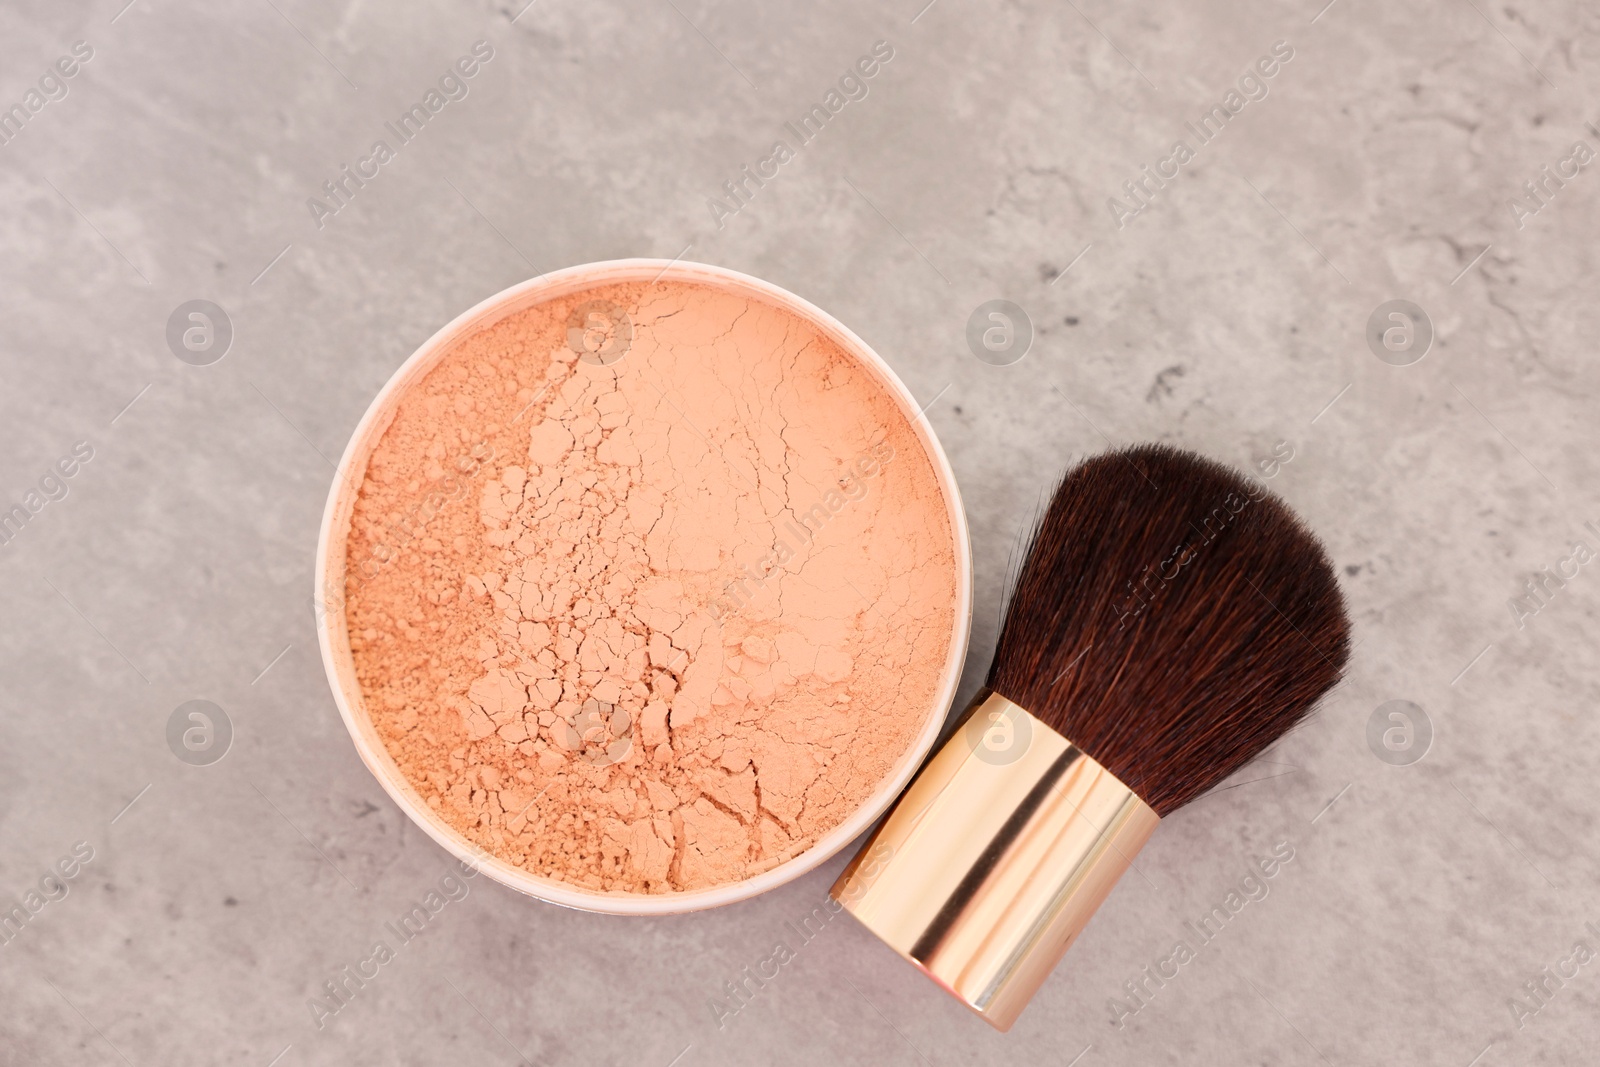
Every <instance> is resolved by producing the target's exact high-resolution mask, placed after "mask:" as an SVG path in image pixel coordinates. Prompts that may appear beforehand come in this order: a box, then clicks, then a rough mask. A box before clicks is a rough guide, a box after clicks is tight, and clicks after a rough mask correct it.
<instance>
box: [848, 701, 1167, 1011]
mask: <svg viewBox="0 0 1600 1067" xmlns="http://www.w3.org/2000/svg"><path fill="white" fill-rule="evenodd" d="M967 714H968V717H967V720H966V722H965V724H964V726H963V727H962V728H961V729H958V730H957V731H956V733H955V734H954V735H953V736H952V737H951V738H950V739H949V740H948V741H947V742H945V744H944V747H943V748H941V749H940V750H939V752H938V753H937V754H936V755H935V756H934V757H933V759H932V760H930V761H929V763H928V765H927V766H926V767H924V768H923V770H922V772H921V773H920V774H919V775H918V776H917V778H916V779H915V781H913V782H912V784H911V788H910V789H908V790H907V791H906V793H905V794H904V795H903V796H902V797H901V798H900V801H899V803H898V804H897V805H896V806H895V808H894V810H893V811H892V812H891V813H890V815H889V817H888V819H886V820H885V821H884V823H883V825H882V826H881V827H879V829H878V832H877V833H876V834H874V835H873V838H872V840H871V841H869V842H868V843H867V845H866V846H865V847H864V848H863V849H862V850H861V852H860V854H859V855H858V856H857V857H856V859H855V860H854V861H852V863H851V864H850V866H848V867H846V868H845V871H844V873H843V874H842V875H840V876H839V880H838V882H836V883H835V884H834V887H833V896H834V898H835V899H836V900H838V901H839V902H840V903H841V904H843V905H844V907H845V909H846V910H848V911H849V912H850V913H851V914H852V915H854V916H855V917H856V918H857V919H859V920H861V922H862V923H864V924H866V926H867V928H868V929H869V930H871V931H872V932H873V933H875V934H877V935H878V936H879V937H880V938H882V939H883V940H884V941H885V942H887V943H888V944H889V945H890V946H891V947H892V948H894V949H895V951H897V952H899V953H900V954H901V955H902V956H904V957H905V958H906V959H908V960H910V961H911V962H912V963H914V964H916V965H917V966H918V967H920V968H921V969H922V970H923V972H924V973H926V974H927V975H928V976H929V977H930V978H932V979H933V980H934V981H936V982H938V983H939V984H940V985H942V986H943V987H944V988H945V989H947V990H948V991H949V992H951V993H952V994H954V995H955V996H956V997H958V998H960V999H961V1000H962V1001H963V1002H964V1003H965V1004H966V1005H967V1006H968V1007H970V1008H972V1009H973V1010H974V1011H976V1012H977V1013H978V1014H979V1015H981V1016H983V1018H984V1019H985V1020H987V1021H988V1022H989V1023H990V1024H992V1025H993V1026H995V1027H996V1028H998V1029H1000V1030H1008V1029H1010V1027H1011V1024H1012V1023H1013V1022H1015V1021H1016V1018H1017V1016H1018V1015H1019V1014H1020V1013H1021V1011H1022V1008H1023V1006H1024V1005H1026V1004H1027V1002H1028V1000H1029V998H1031V997H1032V996H1033V994H1034V992H1035V991H1037V990H1038V988H1039V986H1041V985H1042V984H1044V980H1045V978H1046V977H1048V976H1049V974H1050V971H1051V970H1052V969H1053V968H1054V967H1055V965H1056V963H1057V962H1058V961H1059V960H1060V959H1061V956H1062V954H1064V953H1065V952H1066V951H1067V948H1068V946H1070V945H1071V944H1072V942H1073V940H1074V939H1076V938H1077V936H1078V934H1079V933H1080V932H1081V931H1082V930H1083V928H1084V926H1085V925H1086V924H1087V923H1088V921H1089V918H1090V916H1092V915H1093V914H1094V911H1095V909H1096V908H1098V907H1099V906H1100V902H1101V901H1103V900H1104V899H1105V898H1106V895H1107V894H1108V893H1110V892H1111V887H1112V886H1113V885H1115V884H1116V881H1117V879H1118V878H1120V877H1121V876H1122V872H1123V871H1125V870H1126V869H1127V868H1128V865H1129V863H1130V862H1131V859H1132V856H1133V854H1134V853H1135V852H1137V851H1139V849H1140V848H1141V847H1142V846H1143V845H1144V843H1145V841H1147V840H1148V839H1149V837H1150V834H1151V833H1152V832H1153V831H1154V830H1155V827H1156V823H1157V822H1158V821H1159V816H1157V815H1156V813H1155V812H1154V811H1153V810H1151V808H1150V806H1149V805H1147V804H1146V803H1145V802H1144V801H1143V800H1141V799H1139V797H1137V796H1135V795H1134V793H1133V791H1132V790H1130V789H1129V788H1128V787H1127V786H1126V785H1123V784H1122V782H1121V781H1120V780H1118V778H1117V777H1116V776H1115V775H1113V774H1112V773H1111V772H1110V771H1108V770H1106V769H1105V768H1104V767H1102V766H1100V764H1099V763H1097V762H1095V760H1094V759H1093V758H1091V757H1090V756H1089V755H1088V754H1087V753H1084V752H1083V751H1081V750H1080V749H1078V748H1076V747H1075V746H1074V745H1073V744H1072V743H1071V742H1070V741H1068V740H1067V739H1066V738H1064V737H1062V736H1061V735H1060V734H1058V733H1056V732H1055V731H1054V730H1052V729H1051V728H1050V727H1048V726H1046V725H1045V724H1044V723H1042V722H1040V721H1039V720H1038V719H1036V718H1034V717H1033V716H1032V715H1030V714H1029V713H1028V712H1027V711H1025V710H1024V709H1022V708H1020V707H1018V706H1017V705H1016V704H1013V703H1012V702H1011V701H1009V700H1006V699H1005V698H1004V697H1002V696H999V695H997V694H994V693H989V692H980V693H979V694H978V696H977V698H976V699H975V700H974V702H973V705H972V707H971V708H970V709H968V713H967ZM869 855H870V856H872V857H875V859H874V861H873V862H871V863H870V864H869V865H866V866H864V865H863V858H864V857H867V856H869ZM885 855H887V856H888V857H889V858H888V859H887V860H884V859H882V857H883V856H885Z"/></svg>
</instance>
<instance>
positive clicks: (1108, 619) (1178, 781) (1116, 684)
mask: <svg viewBox="0 0 1600 1067" xmlns="http://www.w3.org/2000/svg"><path fill="white" fill-rule="evenodd" d="M1349 630H1350V624H1349V620H1348V619H1347V618H1346V616H1345V610H1344V598H1343V597H1342V596H1341V595H1340V592H1339V585H1338V581H1337V579H1336V578H1335V576H1334V573H1333V568H1332V567H1331V566H1330V565H1329V563H1328V559H1327V556H1326V555H1325V554H1324V552H1323V550H1322V546H1321V544H1320V543H1319V542H1318V541H1317V539H1316V538H1315V536H1313V535H1312V533H1311V532H1310V531H1309V530H1308V529H1307V528H1306V527H1305V525H1304V524H1303V523H1301V521H1300V520H1299V519H1298V518H1296V517H1295V515H1294V513H1293V512H1291V511H1290V510H1289V508H1288V507H1287V506H1286V505H1285V504H1284V503H1283V502H1282V501H1280V500H1279V499H1278V498H1277V497H1276V496H1274V495H1272V494H1271V493H1269V492H1267V490H1266V488H1265V486H1264V485H1263V484H1262V483H1261V482H1260V481H1258V480H1256V479H1252V478H1245V477H1242V476H1241V475H1239V474H1237V473H1235V472H1234V471H1232V470H1229V469H1228V468H1226V467H1223V466H1222V465H1220V464H1218V463H1214V462H1212V461H1211V460H1207V459H1204V458H1202V457H1200V456H1196V455H1194V454H1192V453H1189V452H1183V451H1180V450H1178V449H1175V448H1171V447H1168V446H1165V445H1143V446H1139V447H1136V448H1129V449H1125V450H1122V451H1117V452H1110V453H1106V454H1104V455H1100V456H1096V457H1094V458H1092V459H1089V460H1086V461H1085V462H1083V463H1081V464H1080V465H1078V466H1077V467H1075V468H1074V469H1073V470H1071V471H1069V472H1068V473H1067V475H1066V476H1065V478H1063V480H1062V482H1061V485H1060V486H1059V487H1058V488H1057V489H1056V492H1055V495H1054V497H1053V498H1052V499H1051V501H1050V506H1049V509H1048V510H1047V511H1046V512H1045V514H1044V517H1043V518H1042V519H1041V521H1040V523H1039V527H1038V529H1037V531H1036V532H1035V534H1034V538H1033V545H1032V547H1031V548H1030V550H1029V553H1028V558H1027V562H1025V563H1024V564H1023V566H1022V570H1021V573H1020V574H1019V575H1018V578H1017V584H1016V588H1015V590H1014V591H1013V593H1012V597H1011V604H1010V607H1009V609H1008V610H1007V612H1006V618H1005V625H1004V627H1003V628H1002V629H1001V632H1000V641H999V645H998V647H997V648H996V649H995V657H994V663H993V664H992V665H991V667H990V669H989V682H988V684H989V687H990V688H992V689H994V690H995V691H996V692H998V693H999V694H1000V695H1001V696H1004V697H1006V698H1008V699H1010V700H1012V701H1014V702H1015V703H1017V704H1019V705H1021V706H1022V707H1024V708H1026V709H1028V711H1030V712H1032V713H1033V714H1034V716H1036V717H1037V718H1039V719H1041V720H1043V721H1044V722H1045V723H1046V724H1048V725H1049V726H1051V727H1052V728H1053V729H1055V730H1056V731H1057V732H1059V733H1060V734H1061V735H1062V736H1064V737H1066V738H1067V739H1068V740H1070V741H1072V742H1073V743H1074V744H1076V745H1077V746H1078V747H1079V748H1081V749H1082V750H1083V751H1085V752H1087V753H1088V754H1089V755H1091V756H1093V757H1094V758H1095V759H1096V760H1098V761H1099V762H1100V763H1101V765H1102V766H1104V767H1105V768H1106V769H1107V770H1109V771H1111V772H1112V773H1113V774H1115V775H1116V776H1117V777H1118V778H1120V779H1122V781H1123V782H1124V783H1126V784H1127V785H1128V787H1129V788H1131V789H1132V790H1133V791H1134V792H1135V793H1137V794H1138V795H1139V796H1140V797H1142V798H1143V799H1144V801H1145V803H1147V804H1149V805H1150V806H1151V807H1152V808H1154V809H1155V811H1156V812H1157V814H1159V815H1163V816H1164V815H1167V814H1170V813H1171V812H1173V811H1175V810H1177V809H1178V808H1180V807H1182V806H1183V805H1184V804H1187V803H1188V802H1189V801H1191V800H1193V799H1194V798H1195V797H1197V796H1199V795H1200V794H1202V793H1204V792H1205V791H1206V790H1208V789H1210V788H1211V787H1212V786H1214V785H1216V784H1217V783H1218V782H1220V781H1222V780H1223V779H1224V778H1226V777H1228V775H1230V774H1232V773H1233V772H1234V771H1236V770H1238V769H1239V768H1240V767H1241V766H1243V765H1244V764H1245V763H1247V762H1249V761H1250V760H1251V759H1252V758H1253V757H1255V756H1256V755H1258V754H1259V753H1260V752H1261V751H1262V750H1263V749H1265V748H1266V747H1267V746H1268V745H1270V744H1272V743H1273V742H1274V741H1276V740H1277V739H1278V738H1279V737H1280V736H1282V735H1283V733H1284V731H1286V730H1288V729H1289V728H1290V727H1292V726H1294V725H1295V724H1296V723H1297V722H1299V721H1300V719H1301V718H1302V717H1303V716H1304V715H1305V714H1306V712H1307V711H1308V710H1310V708H1311V706H1312V705H1313V704H1314V703H1316V701H1317V699H1318V698H1319V697H1321V696H1322V694H1323V693H1325V692H1326V691H1327V690H1328V689H1329V688H1330V687H1331V686H1332V685H1333V684H1334V683H1335V682H1337V681H1338V680H1339V674H1340V671H1341V670H1343V668H1344V664H1345V659H1346V657H1347V656H1348V655H1349Z"/></svg>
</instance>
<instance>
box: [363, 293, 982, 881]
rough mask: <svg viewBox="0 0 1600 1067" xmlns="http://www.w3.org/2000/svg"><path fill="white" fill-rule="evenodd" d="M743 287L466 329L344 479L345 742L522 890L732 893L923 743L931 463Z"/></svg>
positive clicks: (888, 412) (540, 310)
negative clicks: (349, 704) (363, 739)
mask: <svg viewBox="0 0 1600 1067" xmlns="http://www.w3.org/2000/svg"><path fill="white" fill-rule="evenodd" d="M700 270H701V271H706V270H708V269H707V268H700ZM734 277H738V276H734ZM765 295H766V294H764V293H762V292H761V291H760V290H759V289H751V288H743V289H741V288H737V287H732V286H729V285H726V284H722V283H721V281H720V278H719V277H718V275H717V274H716V273H714V272H713V273H710V274H706V275H704V276H702V275H698V274H696V273H695V271H694V270H692V269H687V268H686V269H683V270H678V271H673V272H666V273H663V274H661V275H660V276H659V277H657V278H656V280H654V281H650V280H648V278H646V280H642V281H641V280H630V281H614V280H607V279H606V277H605V275H604V274H603V273H602V274H600V275H599V276H597V277H595V278H594V279H593V284H591V285H588V286H582V285H580V286H576V287H574V286H570V285H569V286H567V287H566V291H565V292H563V293H562V294H561V295H559V296H554V297H552V298H550V299H546V300H542V301H538V302H535V303H532V304H531V305H528V306H524V307H520V308H518V309H516V310H511V311H508V312H507V313H505V314H502V315H500V316H499V317H497V318H491V319H489V320H488V321H482V322H480V323H479V324H477V328H475V329H472V330H469V331H466V332H464V333H461V334H460V335H459V336H458V337H457V338H456V339H455V340H454V342H453V343H451V344H449V345H448V346H447V347H446V348H445V349H444V350H442V352H441V353H440V354H439V355H438V357H437V358H436V359H435V360H433V361H432V363H431V365H430V366H429V367H428V369H427V370H426V372H425V373H422V374H420V375H414V376H413V377H412V379H411V380H410V381H409V382H408V383H407V384H406V385H405V387H404V388H403V389H400V390H399V391H398V392H396V393H395V395H394V398H393V400H392V401H391V403H390V404H389V406H388V410H387V412H386V415H385V422H384V425H382V426H381V427H374V433H373V434H372V437H373V443H372V444H371V445H370V452H369V454H368V455H367V457H366V463H365V469H364V472H362V473H361V476H360V478H359V481H356V480H354V479H355V476H354V474H352V480H351V488H352V489H354V490H355V492H354V493H350V494H347V495H349V496H351V497H352V499H351V500H350V501H349V502H348V506H347V510H348V513H349V518H348V527H347V531H346V538H345V545H344V562H345V567H344V568H343V570H344V583H343V584H344V587H345V588H344V599H343V604H342V607H343V614H344V621H345V628H346V632H347V635H348V648H349V651H350V655H351V665H352V666H353V673H354V675H355V678H356V679H357V683H358V688H359V694H360V698H361V704H362V706H363V710H364V712H365V715H366V717H367V719H368V720H369V722H370V727H371V729H372V731H373V732H374V733H375V734H376V737H377V739H378V741H379V742H380V743H381V746H382V748H383V750H384V752H385V753H386V754H387V756H388V757H389V759H390V760H392V762H393V765H394V767H395V769H397V770H398V772H399V776H400V777H401V778H403V780H404V782H405V784H406V785H407V786H408V787H409V789H410V791H411V792H412V793H414V795H415V797H416V798H419V799H420V800H421V802H422V804H424V805H425V806H426V807H427V809H428V811H429V814H430V815H431V816H432V817H433V818H434V819H435V820H438V821H442V822H443V823H444V824H445V825H447V826H448V827H449V828H450V830H452V831H453V832H454V833H455V834H458V835H460V837H461V838H463V839H465V840H466V841H467V842H470V844H471V845H472V846H473V849H474V850H478V851H481V852H484V853H487V854H488V855H490V856H492V857H494V858H495V859H497V860H498V861H500V862H501V863H503V864H505V865H507V866H509V867H510V868H513V869H516V870H519V871H521V872H524V873H526V874H527V875H528V876H530V877H531V878H532V879H535V880H538V881H545V882H549V883H554V884H558V885H563V886H567V887H571V888H573V889H577V890H581V891H587V892H589V893H598V894H629V895H632V894H639V895H663V894H682V893H694V892H696V891H700V890H706V889H709V888H712V887H717V886H724V885H727V884H729V883H737V882H742V881H746V880H750V879H752V878H755V877H757V876H760V875H761V874H763V872H768V871H772V870H773V869H774V868H777V867H779V866H780V865H784V864H785V863H787V862H788V861H791V860H794V859H796V857H799V856H801V855H802V854H804V853H806V852H807V850H809V849H812V848H813V847H814V846H816V845H817V844H818V842H819V841H820V840H822V839H823V838H824V837H826V836H828V835H829V833H830V831H835V830H837V829H839V828H841V827H842V826H843V824H845V823H846V821H847V820H849V819H850V818H851V817H852V816H856V815H858V813H859V812H860V810H861V809H862V808H863V806H864V805H865V804H866V803H867V802H868V800H869V799H870V798H872V797H873V796H874V795H875V794H876V793H880V792H883V787H884V786H885V785H886V783H888V782H889V779H891V778H892V777H894V776H895V774H896V773H897V772H898V771H900V770H901V769H902V768H903V769H904V770H905V771H906V773H909V770H910V769H912V768H911V767H909V766H907V764H908V762H910V763H914V762H915V760H914V759H913V760H909V761H908V758H907V757H908V755H920V753H917V752H916V751H915V750H916V749H917V748H918V746H919V744H920V739H921V738H922V737H923V736H924V735H927V736H928V740H929V741H930V742H931V740H932V737H931V733H930V731H929V725H930V722H932V723H933V724H934V725H933V729H934V730H935V731H936V729H937V721H938V720H939V719H941V718H942V713H943V711H944V707H943V704H942V702H941V701H942V700H943V701H947V700H948V692H947V691H948V690H949V689H950V688H951V683H952V682H953V680H954V675H955V673H956V672H958V671H959V659H960V657H959V653H960V652H961V651H963V650H964V646H965V629H966V610H967V604H966V602H965V599H964V598H965V597H966V596H968V595H969V594H968V592H967V590H966V588H965V566H966V560H965V558H964V553H965V537H964V535H965V531H964V530H958V529H956V528H955V527H956V525H957V522H958V517H959V509H958V508H956V509H953V508H952V499H951V489H952V487H951V486H950V485H949V484H948V479H947V478H946V477H942V476H941V474H942V470H941V468H942V462H943V461H942V456H938V455H937V454H936V452H935V453H930V450H929V448H928V441H929V440H931V438H926V437H925V436H924V435H923V434H922V433H920V432H919V430H918V427H917V425H916V424H915V422H914V421H913V419H912V418H911V417H909V416H908V413H907V412H906V410H905V398H904V397H903V395H901V394H903V390H901V391H899V392H898V393H897V390H896V388H895V387H896V386H897V384H898V383H892V382H887V381H885V379H884V374H885V373H886V371H885V370H884V369H883V368H881V367H875V366H873V365H872V364H871V363H869V362H867V361H864V360H863V359H861V358H860V357H859V356H858V355H857V354H856V353H853V352H851V351H849V350H847V349H846V348H845V347H844V346H843V345H842V344H841V343H840V339H839V337H837V336H833V335H830V332H829V331H827V330H825V329H823V328H822V326H820V325H819V324H818V323H817V322H816V321H814V320H813V319H812V318H811V317H808V316H806V315H804V314H803V313H802V310H799V309H796V308H794V307H791V306H785V304H784V303H782V302H780V301H778V300H774V299H766V298H764V297H765ZM785 295H786V294H785ZM790 299H791V300H792V299H793V298H790ZM795 303H797V304H798V303H799V302H798V301H796V302H795ZM818 314H820V313H818ZM829 321H831V320H829ZM841 329H842V328H841ZM862 347H863V348H864V346H862ZM934 447H935V449H936V447H937V446H934ZM348 458H349V457H347V459H348ZM336 492H337V488H336ZM952 515H955V516H956V517H957V519H956V520H953V518H952ZM953 653H955V655H954V656H953ZM952 668H954V670H952ZM369 762H370V761H369ZM889 784H892V783H889ZM887 799H888V798H887V797H885V801H887ZM839 843H840V844H842V843H843V842H842V841H841V842H839ZM835 847H837V846H835Z"/></svg>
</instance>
